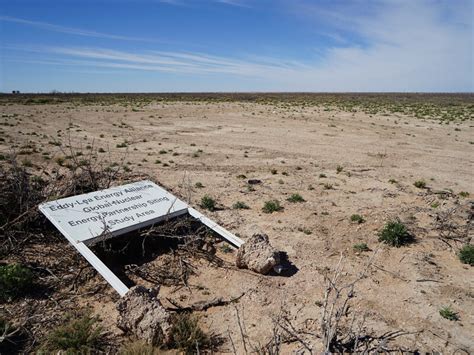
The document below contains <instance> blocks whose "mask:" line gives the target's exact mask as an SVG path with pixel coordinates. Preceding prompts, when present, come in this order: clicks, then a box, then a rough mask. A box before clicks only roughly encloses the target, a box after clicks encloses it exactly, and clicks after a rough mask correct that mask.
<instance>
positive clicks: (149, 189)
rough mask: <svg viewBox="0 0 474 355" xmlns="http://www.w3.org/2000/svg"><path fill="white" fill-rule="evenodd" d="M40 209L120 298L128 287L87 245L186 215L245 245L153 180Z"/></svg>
mask: <svg viewBox="0 0 474 355" xmlns="http://www.w3.org/2000/svg"><path fill="white" fill-rule="evenodd" d="M39 209H40V211H41V212H42V213H43V214H44V215H45V216H46V218H48V219H49V220H50V221H51V223H53V224H54V226H55V227H56V228H57V229H58V230H59V231H60V232H61V233H62V234H63V235H64V236H65V237H66V238H67V239H68V240H69V242H70V243H71V244H72V245H73V246H74V247H75V248H76V249H77V251H79V252H80V253H81V254H82V256H84V258H86V259H87V261H88V262H89V263H91V265H92V266H93V267H94V268H95V269H96V270H97V271H98V272H99V273H100V274H101V275H102V276H103V277H104V278H105V279H106V280H107V282H108V283H109V284H110V285H112V287H113V288H114V289H115V290H116V291H117V292H118V293H119V294H120V296H123V295H125V293H127V292H128V287H127V286H125V284H124V283H123V282H122V281H121V280H120V279H119V278H118V277H117V275H115V274H114V273H113V272H112V271H111V270H110V269H109V268H108V267H107V266H106V265H105V264H104V263H103V262H102V261H101V260H100V259H99V258H98V257H97V256H96V255H95V254H94V253H93V252H92V250H91V249H89V248H88V246H87V245H90V244H93V243H94V242H97V241H99V240H102V238H106V237H113V236H116V235H120V234H123V233H127V232H130V231H132V230H136V229H139V228H142V227H146V226H150V225H152V224H154V223H157V222H160V221H163V220H165V219H167V218H172V217H176V216H180V215H183V214H189V215H190V216H192V217H194V218H195V219H197V220H199V221H200V222H201V223H203V224H204V225H206V226H207V227H209V228H211V229H212V230H213V231H215V232H216V233H217V234H219V235H220V236H222V237H223V238H225V239H226V240H227V241H228V242H230V243H231V244H232V245H234V246H235V247H237V248H239V247H240V246H241V245H242V243H243V241H242V240H241V239H240V238H238V237H236V236H235V235H234V234H232V233H230V232H229V231H227V230H226V229H224V228H222V227H221V226H219V225H218V224H217V223H215V222H213V221H212V220H210V219H209V218H207V217H206V216H204V215H203V214H202V213H201V212H199V211H197V210H195V209H194V208H192V207H189V206H188V205H187V204H186V203H185V202H183V201H181V200H180V199H178V198H177V197H175V196H173V195H172V194H170V193H169V192H168V191H166V190H165V189H163V188H161V187H159V186H158V185H156V184H155V183H153V182H151V181H139V182H135V183H133V184H128V185H123V186H118V187H112V188H110V189H106V190H100V191H95V192H91V193H88V194H84V195H78V196H73V197H67V198H63V199H60V200H56V201H51V202H46V203H43V204H41V205H40V206H39Z"/></svg>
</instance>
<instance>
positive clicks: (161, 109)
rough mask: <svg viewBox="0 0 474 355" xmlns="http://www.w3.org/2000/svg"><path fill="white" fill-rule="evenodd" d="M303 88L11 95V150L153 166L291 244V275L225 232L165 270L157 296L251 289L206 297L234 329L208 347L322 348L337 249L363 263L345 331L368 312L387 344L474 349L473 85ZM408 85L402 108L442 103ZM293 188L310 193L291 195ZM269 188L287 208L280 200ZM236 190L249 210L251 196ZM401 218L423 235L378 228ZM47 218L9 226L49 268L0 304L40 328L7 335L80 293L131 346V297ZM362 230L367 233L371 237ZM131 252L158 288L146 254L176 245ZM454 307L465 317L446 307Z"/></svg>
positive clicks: (163, 263)
mask: <svg viewBox="0 0 474 355" xmlns="http://www.w3.org/2000/svg"><path fill="white" fill-rule="evenodd" d="M255 96H256V97H257V98H258V95H255ZM46 97H47V98H49V97H48V96H46ZM216 97H217V98H219V96H218V95H216ZM53 98H54V96H53ZM111 98H113V99H111ZM35 100H36V101H35ZM305 100H306V99H305V98H303V99H301V100H299V99H294V98H292V97H290V98H288V97H284V96H282V97H281V98H278V96H276V98H272V99H271V100H270V99H268V98H266V97H263V99H261V100H260V99H255V98H254V97H253V96H250V97H249V98H245V97H240V96H238V95H237V96H236V97H232V96H231V97H230V98H226V99H225V100H224V99H215V98H213V97H211V98H208V97H197V98H196V97H193V96H192V95H190V96H189V97H187V96H185V95H184V96H183V97H173V98H167V97H165V98H162V97H154V96H152V95H150V96H145V97H144V98H142V97H139V96H138V97H134V96H130V97H129V96H126V95H125V96H123V97H114V96H113V95H111V96H104V97H102V96H98V97H93V98H91V99H87V100H85V99H83V98H81V97H80V96H79V97H76V96H73V95H71V97H70V98H69V97H68V96H67V95H66V96H64V97H63V96H61V99H60V100H58V101H54V100H49V99H48V100H44V101H41V100H39V99H37V98H36V97H35V96H32V97H26V98H25V97H21V95H19V96H17V97H13V98H12V97H11V96H10V97H9V96H7V95H6V96H3V97H2V98H1V100H0V103H1V106H0V113H1V118H0V122H1V124H2V126H1V127H0V137H1V141H0V153H1V157H2V161H1V162H0V163H2V166H4V167H5V169H7V168H6V167H7V165H8V164H9V160H10V159H11V157H12V156H15V159H16V161H17V163H18V164H20V165H21V166H23V167H24V168H25V169H26V170H27V171H28V172H29V173H30V174H32V175H37V176H41V177H42V179H44V180H45V181H49V180H50V179H53V178H54V177H55V176H57V175H58V174H64V176H67V174H68V173H69V171H70V170H71V166H70V163H71V162H73V161H74V160H75V158H74V157H77V156H80V157H84V158H85V159H91V160H93V161H94V163H97V164H98V165H100V164H102V165H101V166H109V165H111V166H112V167H120V168H121V170H120V173H119V174H117V178H116V180H114V181H112V182H111V183H112V185H119V184H121V183H123V182H124V181H136V180H140V179H142V178H145V177H146V178H150V179H152V180H153V181H155V182H157V183H158V184H159V185H161V186H163V187H165V188H167V189H168V190H170V191H171V192H173V193H174V194H176V195H177V196H179V197H180V198H182V199H183V200H186V201H188V202H189V203H190V204H191V205H192V206H194V207H196V208H197V209H199V210H200V211H202V212H203V213H205V214H206V215H207V216H209V217H210V218H212V219H213V220H215V221H216V222H218V223H219V224H221V225H222V226H223V227H225V228H226V229H228V230H229V231H231V232H232V233H235V234H236V235H238V236H239V237H240V238H242V239H243V240H244V241H245V240H246V239H248V238H249V237H250V236H252V235H253V234H254V233H256V232H259V233H265V234H267V235H268V237H269V240H270V242H271V244H272V245H273V246H274V247H275V248H277V249H278V250H280V251H282V252H284V253H286V255H287V258H288V261H289V263H288V265H290V268H289V270H286V272H283V273H282V274H277V273H271V274H269V275H260V274H256V273H254V272H252V271H249V270H245V269H238V268H237V267H236V266H235V254H236V251H235V250H233V248H229V246H227V245H226V243H225V242H223V241H219V242H217V244H215V245H214V246H215V251H216V255H215V258H217V259H218V260H219V261H220V262H219V263H216V262H212V261H210V260H208V259H206V258H203V257H199V256H196V257H195V258H191V257H190V258H189V260H191V261H190V262H192V264H193V273H191V274H190V275H189V278H188V279H187V281H186V284H185V285H184V284H183V283H180V282H177V283H174V284H173V283H170V284H163V285H162V286H161V290H160V294H159V297H160V299H161V301H162V303H163V305H164V306H165V307H169V308H173V307H176V305H180V306H182V307H186V306H189V305H192V304H195V303H196V302H199V301H209V300H212V299H214V298H218V297H221V298H222V299H223V300H231V299H235V298H238V300H236V301H235V302H231V303H226V304H224V305H222V306H215V307H209V308H208V309H207V310H204V311H194V312H193V313H194V314H195V315H196V316H197V317H198V320H199V325H200V326H201V327H202V329H203V330H204V331H205V332H206V333H208V334H210V335H212V336H213V337H215V338H216V339H218V340H217V341H216V345H215V346H214V347H213V348H211V349H208V350H203V351H209V352H210V351H213V352H214V353H238V354H242V353H252V352H255V353H257V352H258V351H260V353H264V349H266V350H265V351H267V352H266V353H271V352H270V350H269V349H270V348H271V347H272V346H273V347H274V348H273V349H275V348H276V347H278V351H279V353H281V354H289V353H298V352H299V353H309V352H310V351H312V352H313V353H321V352H323V351H324V347H323V335H322V329H321V314H322V312H323V308H324V295H325V291H326V290H327V281H326V279H325V277H329V278H331V277H332V276H333V275H334V272H335V270H336V268H337V266H338V263H339V264H340V267H341V268H342V270H340V279H339V280H338V282H339V283H340V284H341V285H342V284H348V283H351V282H353V281H355V280H357V282H356V284H355V286H354V290H353V292H351V295H350V297H349V298H348V302H349V304H350V307H349V308H348V310H347V317H343V319H342V320H341V326H340V329H339V330H340V332H341V337H343V334H344V332H347V331H348V330H347V329H349V328H350V323H351V321H352V320H354V324H357V326H358V328H357V329H359V330H358V331H359V334H360V335H366V336H367V338H366V340H367V339H369V337H371V338H370V339H371V340H370V341H372V344H377V341H378V339H379V338H380V337H383V335H384V334H387V332H395V331H400V333H396V334H395V335H394V336H393V338H390V337H389V339H388V340H387V341H386V342H384V344H383V345H381V346H382V347H381V348H380V349H392V350H395V351H407V352H415V351H419V352H440V353H458V354H464V353H465V354H468V353H472V352H474V336H473V334H474V269H473V267H472V266H470V265H469V264H465V263H462V262H461V261H460V260H459V257H458V252H459V250H460V248H461V247H462V246H463V244H465V243H469V241H470V240H471V239H470V238H472V236H473V230H472V221H473V207H474V205H473V200H472V196H474V189H473V187H474V184H473V182H474V180H473V172H474V121H473V118H474V96H473V95H464V96H462V97H457V96H455V95H453V96H449V95H446V96H441V99H439V100H438V99H437V98H434V99H433V98H431V97H424V96H420V97H418V96H416V97H415V98H409V100H412V101H409V102H408V103H405V102H404V101H403V100H402V99H400V98H397V97H393V98H390V102H391V103H390V105H389V104H387V105H385V103H383V102H384V101H383V97H382V98H381V99H380V102H382V103H380V104H377V102H378V101H377V100H378V99H377V98H375V99H373V100H372V99H371V101H370V102H369V104H366V105H365V106H364V104H363V102H364V98H363V97H362V98H358V99H357V100H355V101H354V100H352V98H351V99H350V100H349V99H348V98H347V96H343V95H341V96H336V97H330V98H327V97H323V98H319V97H318V99H317V100H316V101H311V100H309V101H308V100H306V101H305ZM351 100H352V101H351ZM398 101H399V102H400V103H399V105H400V106H402V108H403V107H404V105H405V106H407V107H408V106H409V107H415V106H416V104H420V105H424V104H425V103H426V102H428V103H429V104H430V105H432V107H435V108H437V110H438V111H437V112H438V113H437V114H436V115H434V114H433V113H432V111H427V112H426V114H425V115H423V114H420V113H417V112H415V111H416V110H417V109H416V108H413V109H410V110H408V111H403V110H394V109H393V102H398ZM348 102H349V103H350V104H348ZM361 102H362V104H361ZM450 103H451V104H450ZM377 105H378V106H377ZM459 107H461V109H460V110H461V111H455V112H454V113H453V111H452V110H453V108H459ZM459 112H462V113H459ZM451 114H452V116H449V115H451ZM420 115H421V116H420ZM78 152H80V154H77V153H78ZM68 164H69V165H68ZM71 164H72V163H71ZM251 179H256V180H259V181H257V183H255V184H249V180H251ZM416 182H423V183H422V184H420V183H418V184H415V183H416ZM415 185H417V186H418V187H417V186H415ZM293 194H299V195H300V196H301V197H302V199H300V200H301V201H296V202H291V198H290V197H291V196H292V195H293ZM204 196H208V197H210V198H212V199H214V200H215V202H216V204H217V208H216V209H215V210H213V211H209V210H206V209H204V208H202V206H201V199H202V198H203V197H204ZM288 198H290V201H289V200H288ZM270 200H278V201H279V203H280V204H281V206H282V207H283V208H282V209H281V210H280V211H275V212H273V213H265V212H264V211H263V210H262V208H263V206H264V204H265V202H266V201H270ZM237 202H243V203H244V204H245V205H246V206H248V209H245V208H235V207H236V206H234V205H235V204H236V203H237ZM353 215H360V216H361V217H362V219H357V218H353V219H351V216H353ZM38 218H42V217H41V216H39V217H38ZM397 219H399V220H400V221H401V222H402V223H403V224H404V225H406V227H407V229H408V230H409V232H410V234H411V235H412V236H413V237H414V240H413V242H411V243H409V244H407V245H403V246H400V247H394V246H390V245H388V244H386V243H381V242H379V231H380V230H381V229H382V228H383V227H384V225H385V224H386V223H387V222H389V221H393V220H397ZM359 222H360V223H359ZM41 223H43V224H42V225H43V227H42V228H43V229H42V230H43V232H42V233H41V236H38V235H37V234H36V235H35V236H34V237H30V238H29V239H27V240H24V241H21V242H20V241H14V242H12V240H10V241H9V242H8V243H7V242H6V241H5V240H4V241H3V242H2V243H3V244H2V245H3V247H4V250H7V251H5V252H2V254H1V255H0V256H1V258H2V260H1V263H2V264H7V263H21V264H22V265H25V266H26V267H29V268H30V269H31V270H32V271H33V272H34V274H35V279H36V281H35V282H36V284H37V290H36V291H35V292H33V293H32V294H26V295H23V296H21V297H20V298H18V299H16V300H10V301H7V302H4V303H2V304H1V305H0V310H1V312H2V314H3V317H4V319H6V320H7V321H8V322H11V324H12V326H16V327H21V328H24V331H25V333H26V335H25V336H24V337H23V338H24V339H23V340H22V341H23V343H21V344H20V345H18V346H17V347H13V346H10V347H9V348H8V349H9V351H12V352H15V351H16V352H32V351H34V350H35V349H39V348H40V347H41V344H42V342H43V340H44V339H45V337H47V334H48V332H49V331H50V330H51V329H53V328H54V327H57V326H58V325H60V324H61V322H64V317H65V315H66V314H69V313H71V312H76V311H79V310H88V311H90V312H92V314H93V315H95V316H98V317H99V318H100V325H101V327H102V329H103V332H104V336H103V337H104V339H105V340H104V344H105V345H103V347H102V349H103V351H106V352H116V351H118V349H120V347H121V346H122V345H123V344H126V343H127V342H129V341H131V339H130V337H128V336H127V335H125V334H123V332H122V331H121V330H119V329H118V328H117V326H116V319H117V310H116V308H115V303H116V302H117V300H118V299H119V296H118V295H117V293H116V292H115V291H114V289H113V288H112V287H110V286H109V285H108V284H107V283H106V282H105V281H104V280H103V279H102V277H101V276H100V275H98V274H97V273H96V272H95V271H94V269H93V268H92V267H91V266H90V265H89V264H88V263H87V262H86V261H84V260H82V258H81V256H79V255H78V254H77V253H76V252H75V250H74V249H73V248H72V247H71V246H70V245H68V243H67V241H66V240H65V239H64V238H63V237H62V236H61V235H60V234H59V232H57V231H55V230H54V228H53V227H52V226H51V225H49V224H48V223H47V222H46V221H42V222H41ZM446 225H449V227H446ZM446 229H449V230H450V231H451V234H449V236H446V233H447V232H446ZM132 237H133V236H132ZM363 243H365V244H366V246H367V247H363V248H358V247H355V246H356V245H359V246H360V245H363ZM158 244H159V243H158ZM5 248H6V249H5ZM104 253H105V252H104ZM131 259H133V260H128V261H127V260H121V266H120V267H121V268H122V269H121V274H122V276H123V277H124V278H126V279H127V282H128V283H129V284H131V285H132V284H138V285H144V286H147V287H153V286H156V283H154V282H153V279H151V278H150V277H144V278H143V277H140V275H142V276H143V273H140V272H137V270H140V269H143V268H145V269H146V270H147V272H149V273H151V272H152V271H153V269H154V268H158V267H162V268H163V267H167V266H169V265H171V264H172V262H171V261H170V260H171V259H172V256H170V253H169V252H168V251H167V252H164V251H163V252H160V253H157V254H156V255H155V257H153V258H148V259H147V260H140V258H137V257H136V256H134V257H133V258H131ZM128 263H129V264H128ZM168 263H171V264H168ZM112 267H113V266H112ZM361 273H364V275H363V276H362V277H359V276H360V275H361ZM170 300H171V302H170ZM443 307H450V309H451V310H452V311H453V312H455V314H456V318H457V320H449V319H446V318H444V317H442V315H441V314H440V310H441V309H442V308H443ZM346 318H347V319H346ZM362 322H363V324H362ZM359 325H360V326H359ZM285 327H286V328H285ZM285 329H286V330H285ZM275 334H277V335H278V336H279V337H278V339H279V340H278V344H275V342H276V340H275V339H276V336H275ZM374 346H375V345H374ZM104 349H105V350H104ZM310 349H311V350H310ZM371 349H372V350H375V348H371ZM174 351H177V350H168V352H170V353H173V352H174ZM273 353H278V352H273Z"/></svg>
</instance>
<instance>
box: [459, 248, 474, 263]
mask: <svg viewBox="0 0 474 355" xmlns="http://www.w3.org/2000/svg"><path fill="white" fill-rule="evenodd" d="M458 255H459V260H461V262H462V263H463V264H468V265H471V266H474V245H472V244H467V245H465V246H463V247H462V248H461V250H460V251H459V254H458Z"/></svg>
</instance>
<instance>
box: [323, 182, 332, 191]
mask: <svg viewBox="0 0 474 355" xmlns="http://www.w3.org/2000/svg"><path fill="white" fill-rule="evenodd" d="M323 186H324V189H325V190H332V188H333V186H332V184H329V183H326V184H324V185H323Z"/></svg>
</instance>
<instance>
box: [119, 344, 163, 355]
mask: <svg viewBox="0 0 474 355" xmlns="http://www.w3.org/2000/svg"><path fill="white" fill-rule="evenodd" d="M159 354H163V351H161V350H160V349H158V348H156V347H154V346H153V345H150V344H147V343H145V342H143V341H134V342H131V343H128V344H125V345H124V346H122V348H121V349H120V350H119V352H118V355H159Z"/></svg>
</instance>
